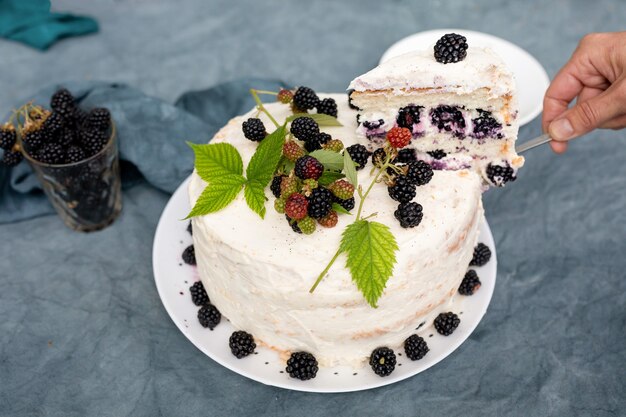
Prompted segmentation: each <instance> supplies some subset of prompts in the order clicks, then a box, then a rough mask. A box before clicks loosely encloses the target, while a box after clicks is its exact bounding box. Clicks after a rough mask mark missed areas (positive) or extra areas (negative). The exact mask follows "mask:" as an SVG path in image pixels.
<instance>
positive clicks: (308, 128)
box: [289, 117, 320, 142]
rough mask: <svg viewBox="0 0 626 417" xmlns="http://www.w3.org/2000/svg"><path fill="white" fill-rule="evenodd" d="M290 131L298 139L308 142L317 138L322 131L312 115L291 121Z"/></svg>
mask: <svg viewBox="0 0 626 417" xmlns="http://www.w3.org/2000/svg"><path fill="white" fill-rule="evenodd" d="M289 131H290V132H291V134H292V135H294V136H295V137H296V138H297V139H300V140H302V141H305V142H306V141H309V140H315V138H316V137H317V135H319V133H320V127H319V125H318V124H317V122H316V121H315V120H313V119H311V118H310V117H297V118H296V119H294V120H293V121H292V122H291V127H290V128H289Z"/></svg>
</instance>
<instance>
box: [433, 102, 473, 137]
mask: <svg viewBox="0 0 626 417" xmlns="http://www.w3.org/2000/svg"><path fill="white" fill-rule="evenodd" d="M430 121H431V122H432V124H433V125H434V126H437V129H439V131H440V132H450V133H451V134H452V135H454V136H456V137H458V138H462V137H464V136H465V118H464V117H463V113H461V110H460V109H459V108H458V107H456V106H445V105H443V106H439V107H436V108H434V109H431V110H430Z"/></svg>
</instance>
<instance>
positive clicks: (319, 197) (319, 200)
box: [307, 187, 333, 219]
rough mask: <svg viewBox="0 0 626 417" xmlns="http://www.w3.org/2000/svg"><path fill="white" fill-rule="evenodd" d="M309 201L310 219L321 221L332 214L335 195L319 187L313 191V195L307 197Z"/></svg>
mask: <svg viewBox="0 0 626 417" xmlns="http://www.w3.org/2000/svg"><path fill="white" fill-rule="evenodd" d="M307 200H309V207H308V213H309V217H312V218H314V219H321V218H322V217H325V216H326V215H327V214H328V213H329V212H330V209H331V206H332V202H333V193H331V192H330V190H328V189H326V188H322V187H318V188H316V189H314V190H313V191H311V195H310V196H309V197H307Z"/></svg>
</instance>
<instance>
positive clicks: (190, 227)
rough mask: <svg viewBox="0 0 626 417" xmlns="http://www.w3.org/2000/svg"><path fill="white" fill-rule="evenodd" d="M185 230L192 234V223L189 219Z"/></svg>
mask: <svg viewBox="0 0 626 417" xmlns="http://www.w3.org/2000/svg"><path fill="white" fill-rule="evenodd" d="M187 232H188V233H189V234H190V235H192V236H193V225H192V224H191V221H189V225H187Z"/></svg>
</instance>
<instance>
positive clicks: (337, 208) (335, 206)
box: [333, 203, 352, 216]
mask: <svg viewBox="0 0 626 417" xmlns="http://www.w3.org/2000/svg"><path fill="white" fill-rule="evenodd" d="M333 210H335V211H336V212H337V213H341V214H347V215H349V216H352V213H350V212H349V211H348V210H346V209H345V208H343V206H340V205H339V204H337V203H333Z"/></svg>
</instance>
